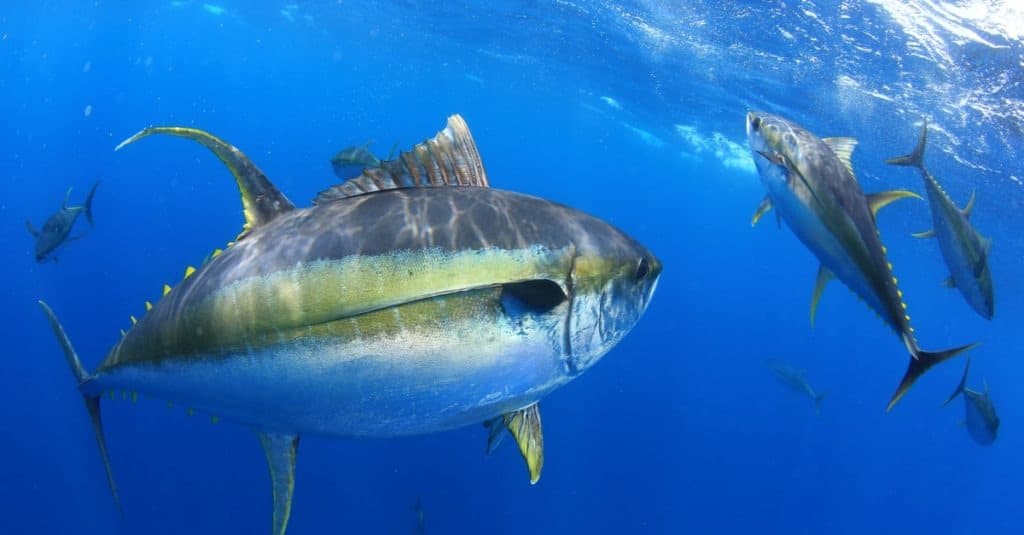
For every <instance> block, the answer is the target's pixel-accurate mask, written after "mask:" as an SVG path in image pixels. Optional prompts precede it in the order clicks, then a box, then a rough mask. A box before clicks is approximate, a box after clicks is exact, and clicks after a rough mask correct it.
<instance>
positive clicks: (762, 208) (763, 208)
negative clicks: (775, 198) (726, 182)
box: [750, 195, 772, 227]
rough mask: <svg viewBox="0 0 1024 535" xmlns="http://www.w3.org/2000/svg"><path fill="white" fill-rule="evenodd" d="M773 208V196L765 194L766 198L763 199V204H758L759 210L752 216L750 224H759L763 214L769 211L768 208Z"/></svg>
mask: <svg viewBox="0 0 1024 535" xmlns="http://www.w3.org/2000/svg"><path fill="white" fill-rule="evenodd" d="M771 209H772V198H771V197H769V196H767V195H765V196H764V199H762V200H761V204H759V205H757V211H755V212H754V217H752V218H750V226H752V227H753V226H755V225H757V222H758V221H760V220H761V216H763V215H764V214H766V213H768V210H771Z"/></svg>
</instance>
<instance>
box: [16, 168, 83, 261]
mask: <svg viewBox="0 0 1024 535" xmlns="http://www.w3.org/2000/svg"><path fill="white" fill-rule="evenodd" d="M99 185H100V183H99V181H96V183H95V184H93V185H92V189H90V190H89V195H88V196H87V197H86V198H85V203H84V204H83V205H82V206H68V199H70V198H71V188H68V192H67V193H66V194H65V195H64V202H63V203H62V204H61V206H60V210H57V212H56V213H54V214H53V215H51V216H50V217H49V218H48V219H47V220H46V223H43V228H42V230H36V228H35V227H33V226H32V222H31V221H29V220H27V219H26V220H25V228H27V229H28V232H29V234H32V236H33V237H35V239H36V262H45V261H46V260H48V259H52V260H53V261H54V262H56V261H57V257H56V256H50V255H51V253H53V251H55V250H56V249H57V248H58V247H60V246H61V245H63V244H64V243H66V242H70V241H74V240H77V239H78V238H80V237H81V236H71V228H72V227H74V226H75V221H77V220H78V216H79V215H81V214H83V213H84V214H85V218H86V219H87V220H88V221H89V225H93V224H94V223H93V220H92V197H93V195H94V194H95V193H96V186H99Z"/></svg>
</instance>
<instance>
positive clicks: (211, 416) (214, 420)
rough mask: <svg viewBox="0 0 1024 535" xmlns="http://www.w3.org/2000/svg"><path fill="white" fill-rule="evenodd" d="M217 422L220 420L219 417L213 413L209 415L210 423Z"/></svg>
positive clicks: (215, 423)
mask: <svg viewBox="0 0 1024 535" xmlns="http://www.w3.org/2000/svg"><path fill="white" fill-rule="evenodd" d="M217 422H220V418H218V417H217V416H216V415H214V414H211V415H210V423H212V424H214V425H217Z"/></svg>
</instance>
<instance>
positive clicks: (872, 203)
mask: <svg viewBox="0 0 1024 535" xmlns="http://www.w3.org/2000/svg"><path fill="white" fill-rule="evenodd" d="M908 197H913V198H915V199H920V198H921V196H920V195H918V194H916V193H914V192H913V191H907V190H904V189H894V190H889V191H879V192H878V193H870V194H868V195H867V198H868V206H869V207H870V208H871V213H872V214H874V215H876V216H877V215H878V211H879V210H881V209H882V208H884V207H886V206H888V205H890V204H892V203H893V202H895V201H898V200H900V199H906V198H908Z"/></svg>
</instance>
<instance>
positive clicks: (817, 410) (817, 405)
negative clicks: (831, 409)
mask: <svg viewBox="0 0 1024 535" xmlns="http://www.w3.org/2000/svg"><path fill="white" fill-rule="evenodd" d="M826 396H828V392H818V393H817V394H815V396H814V414H821V402H822V401H824V400H825V397H826Z"/></svg>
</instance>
